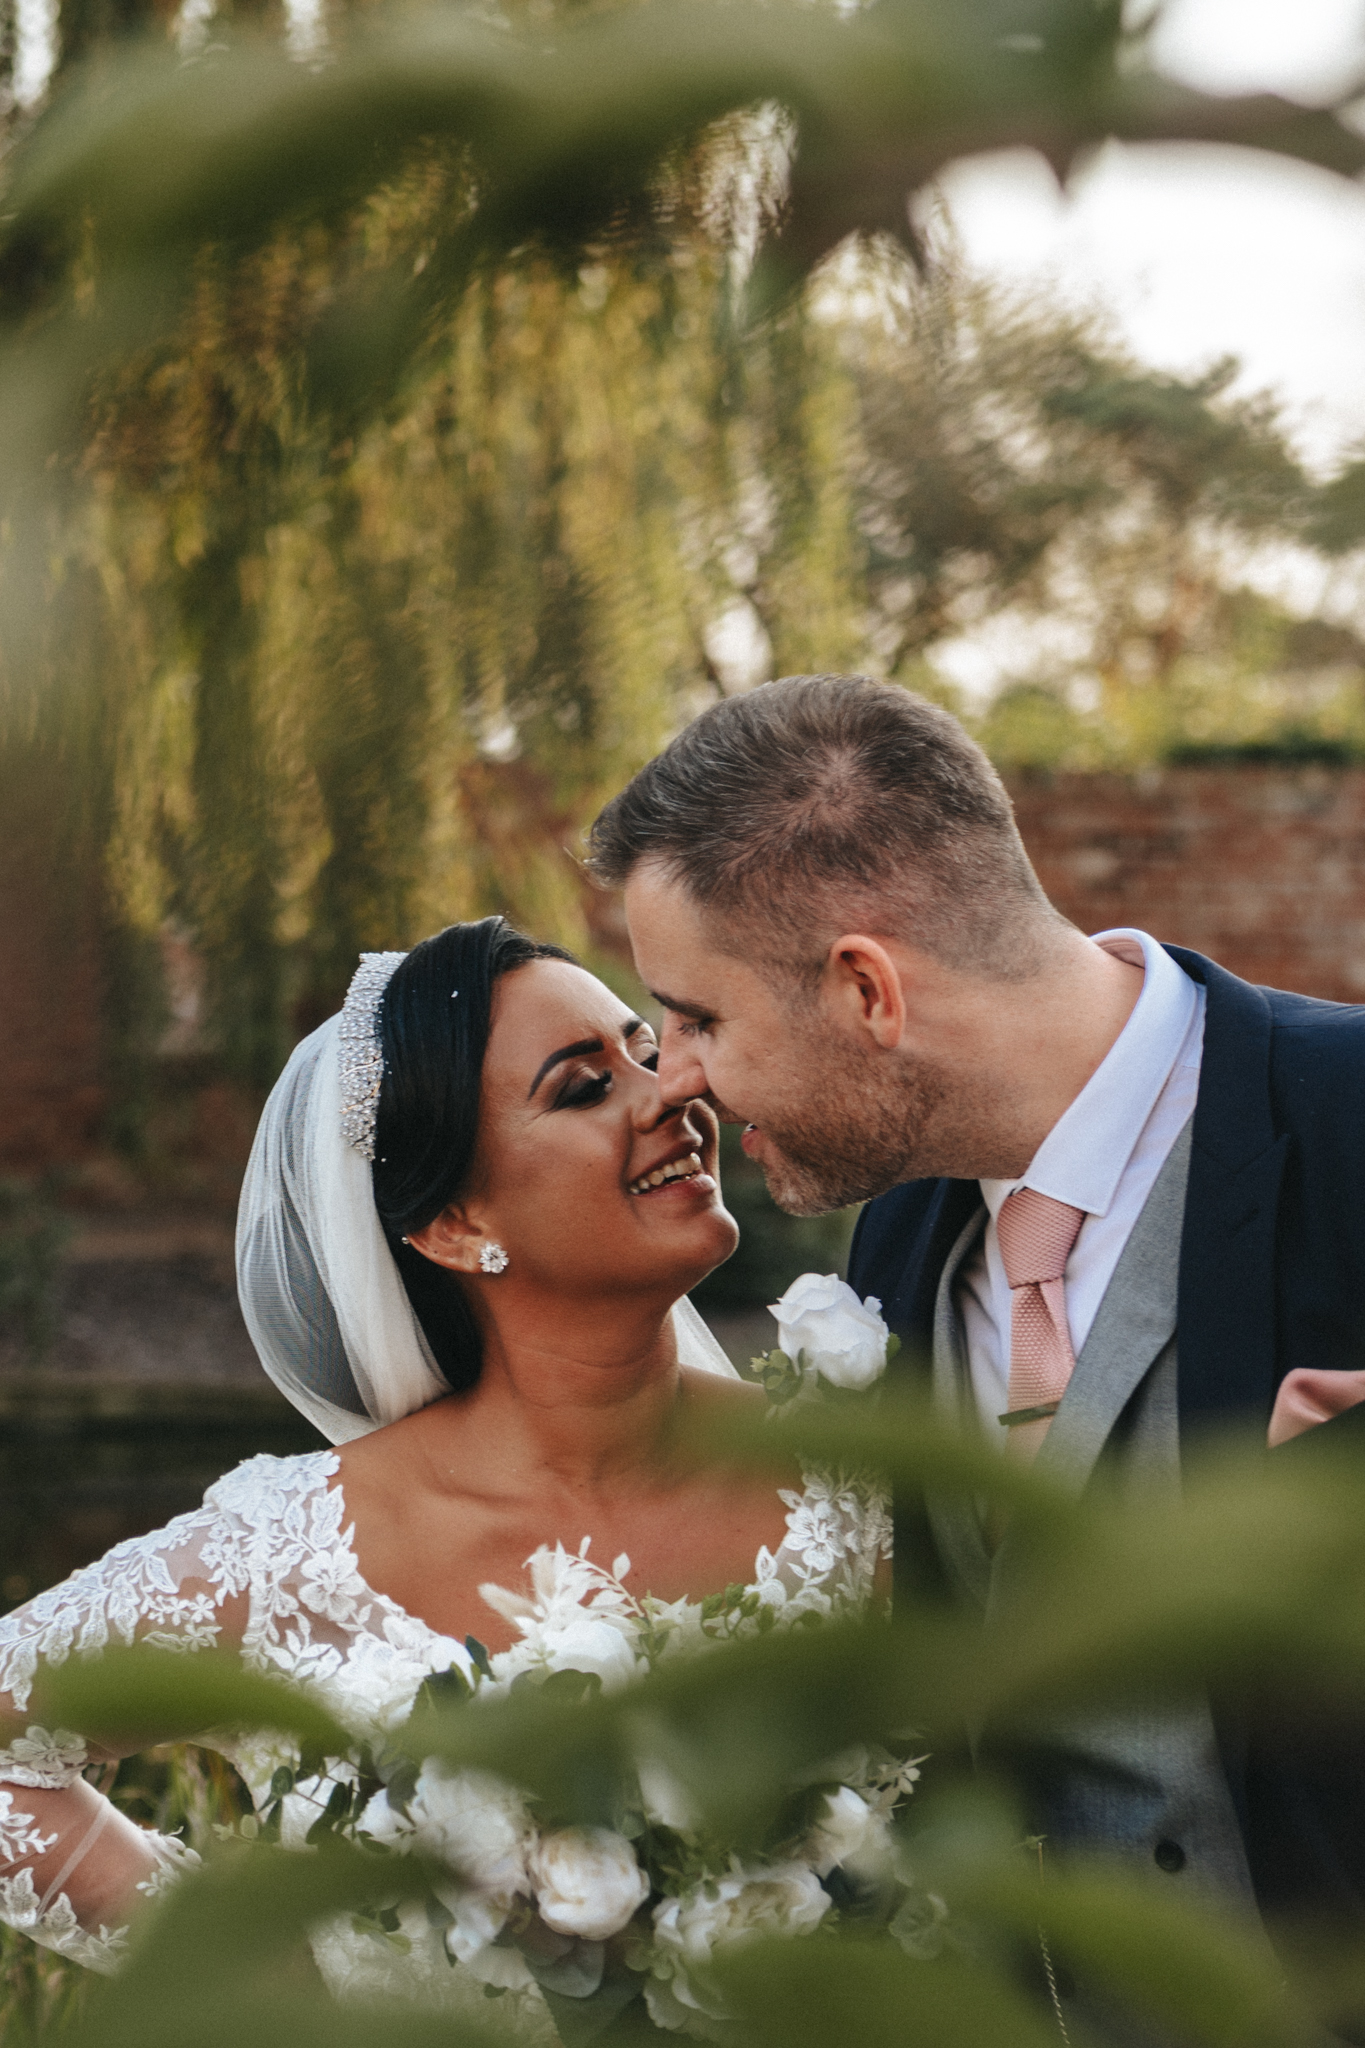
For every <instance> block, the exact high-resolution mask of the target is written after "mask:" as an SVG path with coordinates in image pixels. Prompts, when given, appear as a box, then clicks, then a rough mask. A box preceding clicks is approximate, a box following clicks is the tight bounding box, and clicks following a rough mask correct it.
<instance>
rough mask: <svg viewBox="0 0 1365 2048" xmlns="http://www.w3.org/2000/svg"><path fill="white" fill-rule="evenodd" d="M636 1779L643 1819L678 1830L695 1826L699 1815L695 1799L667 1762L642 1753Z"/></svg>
mask: <svg viewBox="0 0 1365 2048" xmlns="http://www.w3.org/2000/svg"><path fill="white" fill-rule="evenodd" d="M639 1779H640V1803H641V1805H642V1806H643V1807H644V1810H645V1819H646V1820H652V1821H653V1822H654V1823H655V1825H656V1826H658V1827H664V1828H677V1829H678V1830H679V1831H683V1830H686V1829H688V1828H695V1827H696V1826H697V1824H698V1822H699V1820H700V1818H701V1816H700V1814H699V1813H698V1811H697V1802H696V1800H695V1799H694V1798H693V1797H692V1795H691V1793H690V1792H689V1791H688V1789H687V1787H686V1785H684V1784H683V1783H682V1781H681V1780H680V1779H678V1778H676V1777H675V1776H674V1774H673V1772H672V1771H670V1769H669V1768H668V1765H667V1764H664V1763H660V1761H659V1759H658V1758H657V1757H652V1756H646V1757H641V1759H640V1764H639Z"/></svg>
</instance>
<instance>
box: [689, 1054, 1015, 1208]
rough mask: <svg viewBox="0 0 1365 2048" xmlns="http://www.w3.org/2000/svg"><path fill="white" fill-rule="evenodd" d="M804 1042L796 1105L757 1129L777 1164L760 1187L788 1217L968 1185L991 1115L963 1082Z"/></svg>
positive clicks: (938, 1071)
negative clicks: (946, 1178)
mask: <svg viewBox="0 0 1365 2048" xmlns="http://www.w3.org/2000/svg"><path fill="white" fill-rule="evenodd" d="M800 1038H801V1043H800V1047H799V1052H798V1055H797V1066H796V1071H797V1072H798V1073H799V1076H800V1083H801V1086H800V1093H799V1097H796V1098H794V1099H793V1100H792V1102H791V1103H790V1104H785V1103H784V1104H782V1105H779V1106H777V1107H776V1108H773V1107H770V1108H769V1111H768V1113H767V1114H766V1115H765V1116H764V1118H763V1121H762V1122H761V1123H760V1125H759V1129H760V1131H761V1132H762V1135H763V1137H764V1138H765V1139H766V1140H767V1141H768V1145H769V1147H770V1148H775V1149H776V1150H777V1152H778V1154H779V1155H780V1156H779V1157H778V1158H776V1159H774V1158H771V1157H769V1158H765V1159H762V1160H761V1161H760V1164H761V1166H762V1168H763V1177H764V1179H765V1181H766V1182H767V1184H768V1192H769V1194H770V1195H771V1196H772V1198H773V1200H774V1201H775V1202H776V1203H777V1205H778V1207H779V1208H780V1209H785V1210H786V1212H787V1214H788V1215H789V1216H822V1215H825V1214H827V1213H828V1212H829V1211H830V1210H831V1209H843V1208H846V1207H848V1205H849V1204H850V1203H853V1202H867V1201H871V1200H872V1198H873V1197H874V1196H876V1195H883V1194H885V1193H886V1191H887V1189H888V1188H894V1187H899V1185H900V1184H901V1182H902V1181H907V1180H918V1179H922V1178H927V1177H929V1176H931V1175H938V1174H944V1173H947V1174H953V1175H958V1176H960V1175H962V1174H963V1173H964V1170H965V1171H966V1172H967V1173H968V1175H969V1176H970V1173H971V1169H970V1168H965V1169H964V1165H963V1162H964V1161H967V1160H970V1159H972V1158H974V1157H978V1156H982V1154H983V1146H984V1149H989V1146H988V1144H986V1142H985V1141H986V1140H987V1137H988V1132H989V1121H988V1114H989V1113H988V1108H987V1105H986V1103H985V1101H984V1100H982V1099H981V1098H980V1096H979V1094H978V1091H977V1090H975V1089H974V1088H973V1087H972V1086H971V1084H970V1082H968V1081H965V1080H964V1078H963V1076H962V1075H961V1074H957V1073H955V1074H950V1073H949V1072H948V1070H947V1069H946V1068H945V1067H943V1066H940V1065H938V1064H936V1063H934V1062H931V1061H929V1060H923V1059H921V1060H911V1059H908V1058H906V1057H905V1056H904V1055H899V1054H894V1055H893V1054H885V1053H877V1052H874V1051H872V1050H870V1049H868V1048H865V1047H863V1046H861V1045H859V1044H858V1043H857V1042H856V1041H855V1042H853V1043H851V1044H850V1043H849V1042H848V1041H843V1042H840V1043H838V1044H837V1045H832V1044H831V1040H830V1036H829V1034H828V1033H827V1032H820V1031H818V1030H817V1029H815V1028H812V1029H810V1030H807V1031H803V1032H801V1034H800ZM722 1114H723V1115H726V1116H727V1120H729V1121H734V1120H735V1119H733V1118H730V1117H729V1116H728V1112H724V1111H722ZM982 1170H984V1169H982V1168H977V1169H976V1171H978V1172H979V1171H982Z"/></svg>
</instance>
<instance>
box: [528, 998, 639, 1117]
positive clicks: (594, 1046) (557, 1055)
mask: <svg viewBox="0 0 1365 2048" xmlns="http://www.w3.org/2000/svg"><path fill="white" fill-rule="evenodd" d="M643 1028H644V1018H643V1017H630V1018H628V1019H627V1020H626V1022H625V1024H624V1025H623V1026H622V1027H621V1036H622V1037H623V1038H633V1037H634V1035H635V1033H636V1032H637V1031H640V1030H643ZM605 1050H606V1048H605V1046H604V1045H603V1043H602V1040H601V1039H600V1038H580V1039H578V1040H577V1042H576V1043H575V1044H573V1045H561V1046H560V1048H559V1051H558V1052H552V1053H551V1054H550V1057H549V1058H548V1059H547V1060H543V1061H542V1062H541V1065H540V1070H539V1072H538V1073H537V1075H536V1078H535V1080H534V1081H533V1082H532V1083H531V1085H530V1087H529V1088H528V1089H527V1091H526V1100H527V1101H528V1102H529V1101H530V1100H531V1097H532V1096H533V1095H534V1094H535V1092H536V1090H537V1088H539V1086H540V1084H541V1082H542V1081H543V1080H544V1079H545V1076H546V1075H547V1074H548V1073H549V1072H550V1070H551V1068H552V1067H558V1066H562V1065H563V1063H564V1061H565V1060H576V1059H581V1058H582V1056H583V1054H584V1053H588V1052H604V1051H605Z"/></svg>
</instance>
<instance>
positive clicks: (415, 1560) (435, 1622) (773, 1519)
mask: <svg viewBox="0 0 1365 2048" xmlns="http://www.w3.org/2000/svg"><path fill="white" fill-rule="evenodd" d="M335 1483H337V1484H339V1486H340V1487H341V1489H342V1491H343V1493H344V1496H345V1515H344V1520H345V1523H346V1525H347V1526H349V1527H350V1528H351V1530H352V1536H351V1542H352V1547H353V1551H354V1554H355V1559H356V1567H357V1570H358V1571H359V1573H360V1576H361V1578H362V1579H363V1580H364V1582H365V1584H366V1586H367V1587H369V1588H370V1590H371V1591H373V1592H375V1593H378V1594H380V1595H381V1596H383V1597H384V1598H387V1599H389V1600H391V1601H392V1602H393V1603H394V1604H395V1605H396V1606H398V1607H401V1608H402V1609H403V1610H404V1611H405V1612H407V1613H408V1614H410V1615H413V1616H415V1617H416V1618H417V1619H418V1620H420V1621H422V1622H424V1623H425V1624H426V1626H428V1627H429V1628H432V1629H435V1630H436V1631H437V1632H438V1633H439V1634H442V1635H448V1636H455V1637H456V1638H457V1639H462V1638H463V1637H464V1636H466V1635H475V1636H477V1637H478V1638H479V1640H480V1641H481V1642H484V1643H485V1644H486V1645H487V1647H488V1648H489V1649H491V1650H494V1651H496V1650H499V1649H504V1648H508V1647H510V1646H511V1645H512V1643H513V1642H515V1641H516V1640H518V1631H517V1630H516V1628H515V1626H514V1625H513V1624H512V1623H510V1622H507V1621H506V1620H504V1619H503V1618H502V1617H501V1616H500V1615H499V1614H497V1613H496V1612H494V1611H493V1610H492V1609H491V1608H490V1607H489V1606H488V1605H487V1603H486V1602H485V1601H484V1600H483V1598H482V1596H481V1593H480V1588H481V1587H482V1586H484V1585H487V1584H490V1583H491V1584H493V1585H498V1586H502V1587H504V1588H506V1589H507V1590H509V1591H512V1592H519V1593H525V1592H527V1591H528V1590H529V1576H528V1570H527V1567H528V1565H529V1563H530V1560H531V1558H532V1556H533V1555H534V1554H535V1552H536V1551H537V1550H539V1549H541V1548H542V1547H543V1548H548V1549H550V1550H553V1549H554V1548H555V1546H556V1545H557V1544H562V1545H563V1547H564V1549H565V1550H566V1551H568V1552H570V1553H571V1554H573V1553H577V1552H579V1551H580V1549H581V1547H582V1545H583V1542H584V1539H585V1538H587V1539H589V1555H590V1556H591V1558H592V1559H593V1561H594V1562H595V1563H596V1564H597V1565H598V1566H600V1567H602V1568H603V1569H605V1570H607V1571H613V1570H614V1568H615V1566H616V1564H617V1562H618V1560H620V1559H621V1558H622V1557H623V1556H624V1557H626V1558H628V1559H629V1566H628V1567H627V1568H625V1569H623V1570H622V1572H621V1583H622V1584H623V1586H624V1587H625V1589H626V1591H627V1592H628V1593H630V1594H631V1595H632V1596H633V1597H634V1598H636V1599H639V1598H642V1597H643V1596H644V1595H645V1594H647V1593H648V1594H653V1595H654V1596H655V1597H656V1598H658V1599H661V1600H668V1601H674V1600H678V1599H689V1600H700V1599H702V1598H704V1597H705V1596H706V1595H707V1594H709V1593H718V1592H722V1591H723V1590H724V1589H725V1588H726V1587H727V1586H730V1585H735V1584H740V1585H747V1584H750V1583H751V1582H752V1581H753V1579H754V1578H755V1575H756V1570H757V1560H758V1557H759V1554H760V1552H761V1551H763V1550H764V1549H767V1550H769V1551H776V1550H777V1549H778V1548H779V1547H780V1545H781V1543H782V1541H783V1538H784V1536H785V1534H786V1508H785V1504H784V1502H783V1500H782V1498H781V1494H780V1492H779V1487H780V1486H782V1485H784V1484H785V1483H786V1478H785V1475H775V1474H774V1473H773V1472H771V1471H768V1472H760V1473H748V1472H743V1471H740V1470H737V1469H736V1470H728V1471H725V1472H722V1471H721V1470H720V1469H719V1468H709V1469H703V1470H701V1471H698V1472H696V1473H694V1474H692V1475H691V1476H690V1478H689V1479H688V1480H687V1481H685V1482H683V1483H675V1484H673V1485H672V1486H669V1487H665V1488H661V1489H659V1490H658V1491H657V1492H652V1491H650V1490H648V1489H645V1490H642V1491H641V1492H640V1493H639V1494H634V1495H627V1496H625V1497H622V1496H621V1495H620V1493H619V1492H618V1493H616V1494H615V1495H614V1496H612V1497H604V1498H593V1497H591V1496H590V1495H584V1494H582V1493H580V1492H578V1491H577V1490H576V1489H570V1488H564V1487H562V1486H556V1485H553V1484H550V1483H547V1480H546V1478H545V1477H544V1476H541V1477H540V1478H538V1479H533V1480H529V1481H528V1482H526V1483H525V1484H523V1485H522V1486H517V1487H507V1488H506V1489H503V1488H495V1487H492V1486H490V1485H488V1484H483V1485H477V1484H476V1483H475V1481H474V1475H465V1483H463V1484H454V1485H451V1484H448V1483H444V1484H443V1483H438V1481H437V1478H436V1475H434V1474H433V1475H430V1476H429V1477H428V1478H427V1479H426V1480H425V1481H424V1480H423V1479H421V1478H420V1477H419V1476H418V1475H416V1474H413V1473H409V1474H408V1475H407V1477H406V1480H404V1478H403V1477H402V1475H401V1474H396V1473H394V1472H392V1471H390V1470H388V1469H387V1467H386V1464H385V1463H384V1462H379V1463H376V1461H374V1460H373V1459H371V1458H366V1459H364V1460H357V1459H348V1458H346V1457H345V1456H344V1455H343V1457H342V1460H341V1469H340V1471H339V1473H338V1475H337V1480H336V1482H335ZM796 1483H797V1484H799V1480H798V1481H797V1482H796Z"/></svg>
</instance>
